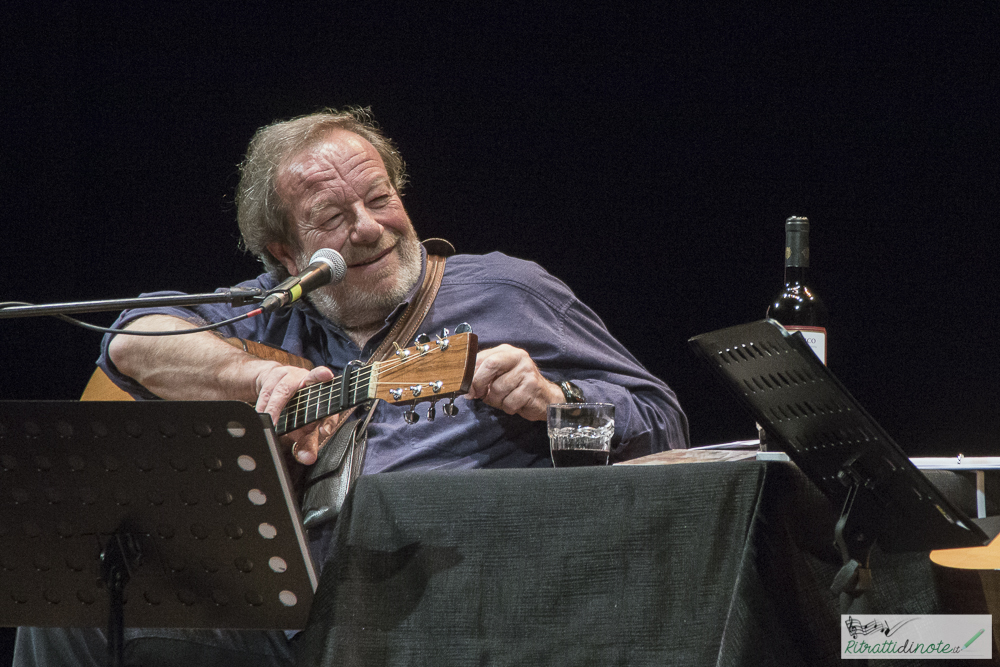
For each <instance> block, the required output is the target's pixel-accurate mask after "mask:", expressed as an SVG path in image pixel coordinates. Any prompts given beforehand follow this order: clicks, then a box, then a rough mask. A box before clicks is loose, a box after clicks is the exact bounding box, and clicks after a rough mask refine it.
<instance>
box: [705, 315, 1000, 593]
mask: <svg viewBox="0 0 1000 667" xmlns="http://www.w3.org/2000/svg"><path fill="white" fill-rule="evenodd" d="M688 342H689V343H690V344H691V346H692V348H693V349H694V350H695V352H696V353H697V354H698V355H699V356H700V357H701V358H703V359H705V360H706V361H707V362H708V363H709V365H710V366H711V367H712V369H713V370H714V371H715V373H716V374H717V375H718V376H719V377H720V378H721V379H722V380H723V382H724V383H725V384H726V386H727V387H729V389H730V390H732V391H733V393H734V394H735V395H736V397H737V398H738V399H739V401H740V402H741V403H742V404H743V406H744V407H745V408H747V409H748V410H749V411H750V413H751V414H752V416H753V418H754V419H756V420H757V422H758V423H760V424H762V425H763V426H764V428H765V429H766V430H767V433H768V436H769V437H770V438H773V439H774V441H775V442H776V443H777V444H778V445H779V446H780V448H781V449H782V450H783V451H784V452H785V453H786V454H788V456H789V458H790V459H791V460H792V461H793V462H794V463H795V464H796V465H797V466H798V467H799V468H800V469H801V470H802V472H803V473H805V475H806V476H807V477H809V479H810V480H812V481H813V483H815V484H816V486H818V487H819V488H820V490H821V491H822V492H823V493H824V494H825V495H826V496H827V497H828V498H829V499H830V500H831V502H833V503H834V506H840V507H841V508H842V510H841V515H840V520H839V521H838V523H837V528H836V534H835V536H834V539H835V542H836V544H837V547H838V549H839V550H840V553H841V556H842V558H843V560H844V568H843V569H842V570H841V573H840V574H839V575H838V577H837V579H836V580H835V582H834V588H835V590H838V591H840V592H851V594H853V595H856V594H857V592H858V589H859V588H861V589H863V587H864V585H865V584H866V577H867V574H868V573H867V568H866V565H867V561H868V555H869V553H870V550H871V548H872V547H873V546H874V544H875V542H876V540H877V541H878V544H879V546H880V548H881V549H883V550H884V551H886V552H905V551H930V550H933V549H950V548H958V547H973V546H983V545H985V544H988V543H989V542H990V540H991V539H992V538H993V537H995V536H996V535H997V533H998V532H1000V524H998V521H997V519H998V518H997V517H992V518H989V519H985V520H983V519H970V518H969V517H967V516H965V514H963V513H962V512H961V511H960V510H959V509H957V508H956V507H954V506H953V504H952V503H951V502H949V501H948V500H947V499H946V498H945V497H944V496H943V495H942V494H941V493H940V492H939V491H938V490H937V488H935V487H934V485H933V484H931V482H930V480H928V479H927V477H925V476H924V474H923V473H921V472H920V471H919V470H918V469H917V468H916V466H914V465H913V463H912V462H911V461H910V460H909V458H907V456H906V454H905V453H904V452H903V450H902V449H901V448H900V447H899V445H897V444H896V443H895V442H894V441H893V439H892V438H891V437H890V436H889V434H888V433H886V432H885V430H884V429H883V428H882V427H881V426H879V425H878V423H876V421H875V420H874V419H873V418H872V417H871V416H870V415H869V414H868V413H867V412H866V411H865V409H864V408H863V407H861V405H860V404H859V403H858V402H857V400H855V398H854V397H853V396H851V394H850V393H849V392H848V391H847V389H846V388H844V386H843V385H842V384H841V383H840V382H839V381H838V380H837V378H836V377H834V375H833V373H831V372H830V370H829V369H828V368H827V367H826V366H824V365H823V363H822V362H821V361H820V360H819V359H818V358H817V357H816V355H815V354H814V353H813V351H812V350H811V349H810V348H809V345H808V343H806V341H805V339H804V338H803V337H802V335H801V334H791V333H789V332H788V331H786V330H785V329H784V328H783V327H782V326H781V325H780V324H778V323H777V322H775V321H774V320H771V319H767V320H762V321H760V322H752V323H750V324H744V325H740V326H736V327H730V328H727V329H721V330H719V331H714V332H711V333H707V334H703V335H700V336H695V337H694V338H691V339H690V340H689V341H688ZM769 444H770V440H769Z"/></svg>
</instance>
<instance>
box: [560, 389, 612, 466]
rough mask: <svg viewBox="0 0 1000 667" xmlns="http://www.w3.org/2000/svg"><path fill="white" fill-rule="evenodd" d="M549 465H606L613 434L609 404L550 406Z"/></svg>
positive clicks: (610, 406)
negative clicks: (550, 459) (550, 458)
mask: <svg viewBox="0 0 1000 667" xmlns="http://www.w3.org/2000/svg"><path fill="white" fill-rule="evenodd" d="M548 426H549V445H550V447H551V449H552V465H553V466H555V467H556V468H569V467H574V466H606V465H608V455H609V454H610V453H611V436H612V435H613V434H614V432H615V406H613V405H612V404H610V403H553V404H552V405H550V406H549V413H548Z"/></svg>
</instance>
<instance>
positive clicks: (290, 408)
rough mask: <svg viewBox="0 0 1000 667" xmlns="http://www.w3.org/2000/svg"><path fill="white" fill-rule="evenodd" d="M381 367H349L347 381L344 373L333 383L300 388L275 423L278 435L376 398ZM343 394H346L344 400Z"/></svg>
mask: <svg viewBox="0 0 1000 667" xmlns="http://www.w3.org/2000/svg"><path fill="white" fill-rule="evenodd" d="M377 366H378V364H377V363H373V364H368V365H367V366H361V367H360V368H357V369H356V370H348V371H347V381H346V383H345V382H344V376H343V375H340V376H338V377H335V378H333V379H332V380H330V381H329V382H320V383H317V384H311V385H309V386H308V387H303V388H302V389H299V390H298V391H297V392H295V393H294V394H293V395H292V397H291V398H290V399H289V400H288V405H286V406H285V409H284V410H282V411H281V414H280V415H278V423H277V424H275V425H274V432H275V433H277V434H278V435H284V434H285V433H288V432H289V431H294V430H295V429H297V428H302V427H303V426H305V425H306V424H310V423H312V422H314V421H316V420H317V419H322V418H323V417H328V416H330V415H332V414H336V413H338V412H341V411H343V410H346V409H348V408H352V407H354V406H355V405H359V404H361V403H364V402H365V401H367V400H369V399H371V398H375V395H374V392H373V390H374V388H375V385H376V384H377V372H376V370H377ZM349 368H350V367H349ZM345 385H346V387H345ZM342 389H343V391H342ZM341 396H344V399H343V400H342V399H341Z"/></svg>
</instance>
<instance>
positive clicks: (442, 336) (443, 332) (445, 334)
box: [441, 327, 451, 338]
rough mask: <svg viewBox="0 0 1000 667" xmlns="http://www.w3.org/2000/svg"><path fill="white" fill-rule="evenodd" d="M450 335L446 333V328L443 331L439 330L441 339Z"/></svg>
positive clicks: (448, 332)
mask: <svg viewBox="0 0 1000 667" xmlns="http://www.w3.org/2000/svg"><path fill="white" fill-rule="evenodd" d="M450 335H451V332H450V331H448V327H445V328H444V329H441V338H447V337H448V336H450Z"/></svg>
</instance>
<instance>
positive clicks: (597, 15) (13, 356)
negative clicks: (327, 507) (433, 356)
mask: <svg viewBox="0 0 1000 667" xmlns="http://www.w3.org/2000/svg"><path fill="white" fill-rule="evenodd" d="M473 4H475V3H473ZM692 4H693V3H692ZM796 4H797V5H798V8H796V9H794V10H785V11H780V12H779V11H774V10H768V11H764V10H762V9H753V8H746V7H744V8H739V9H732V8H730V9H719V8H708V7H704V6H702V5H700V4H698V6H695V7H691V6H683V5H673V4H667V5H664V6H662V7H659V8H654V9H640V8H638V7H636V6H631V5H614V4H608V3H604V4H602V6H601V7H599V8H587V7H586V6H585V5H581V6H579V7H577V6H572V5H570V4H565V3H564V4H562V5H561V6H553V7H552V8H546V6H545V3H523V4H521V3H502V4H501V3H487V4H482V5H478V6H476V7H472V6H471V5H469V4H466V3H436V4H435V5H434V7H435V8H433V9H431V8H429V9H420V8H417V7H416V6H415V5H410V6H409V8H408V9H406V10H402V11H401V10H399V9H398V8H396V9H393V10H390V8H389V7H379V6H377V5H372V4H370V3H339V4H337V3H330V4H329V5H327V6H319V5H300V6H299V7H298V8H295V9H288V8H285V7H284V6H282V5H281V4H279V3H272V2H240V3H214V4H209V5H206V6H195V5H193V4H192V3H180V2H177V3H170V2H167V3H158V5H157V6H154V5H152V4H148V5H147V4H144V3H133V4H120V5H116V4H114V3H107V5H106V6H105V7H103V8H87V9H84V8H82V7H78V6H76V4H75V3H61V4H60V3H56V4H38V5H30V6H28V5H27V4H24V3H22V4H21V5H20V9H19V10H18V11H15V12H14V16H13V17H12V19H13V20H11V21H9V22H7V23H6V25H5V26H4V27H3V28H0V30H2V31H3V33H2V36H0V41H2V44H3V65H2V72H3V81H2V90H3V107H2V128H3V132H2V156H3V176H2V179H0V183H2V188H3V189H2V200H0V201H2V202H3V206H4V211H3V214H2V215H3V218H2V220H3V222H2V225H3V237H2V238H3V244H2V246H0V248H2V251H0V252H2V262H0V263H2V266H3V275H4V279H3V281H2V283H0V285H2V294H0V298H2V299H3V300H19V301H29V302H35V303H50V302H60V301H72V300H80V299H99V298H111V297H128V296H134V295H137V294H138V293H139V292H142V291H148V290H155V289H180V290H185V291H193V292H202V291H211V290H212V289H214V288H216V287H220V286H226V285H232V284H235V283H236V282H238V281H240V280H243V279H245V278H248V277H251V276H253V275H255V274H256V273H257V266H258V265H257V264H256V261H255V260H254V259H253V258H251V257H249V256H246V255H244V254H242V253H241V252H240V251H238V250H237V248H236V243H237V231H236V225H235V212H234V208H233V205H232V199H233V191H234V188H235V184H236V178H237V176H236V166H235V165H236V164H237V163H238V162H239V161H240V159H241V156H242V152H243V150H244V148H245V146H246V143H247V141H248V139H249V137H250V136H251V134H252V133H253V131H254V130H255V129H256V128H257V127H259V126H260V125H263V124H265V123H268V122H270V121H272V120H275V119H278V118H286V117H289V116H293V115H298V114H301V113H305V112H309V111H313V110H316V109H318V108H320V107H322V106H324V105H330V106H343V105H348V104H354V105H362V106H370V107H371V108H372V110H373V112H374V114H375V116H376V119H377V120H378V121H379V123H380V124H381V125H382V127H383V128H384V129H385V130H386V132H387V133H388V134H389V135H390V136H392V137H393V138H394V139H395V140H396V141H397V143H398V144H399V146H400V149H401V151H402V153H403V156H404V158H405V159H406V160H407V162H408V164H409V167H410V172H411V177H412V182H411V185H410V187H409V188H408V190H407V192H406V194H405V198H404V201H405V202H406V204H407V206H408V208H409V211H410V214H411V216H412V218H413V220H414V223H415V225H416V226H417V229H418V232H419V233H420V234H421V235H422V236H443V237H445V238H448V239H450V240H451V241H452V242H453V243H454V244H455V245H456V246H457V247H458V248H459V249H460V251H462V252H471V253H483V252H488V251H492V250H502V251H504V252H506V253H509V254H511V255H515V256H518V257H523V258H527V259H532V260H536V261H538V262H539V263H541V264H542V265H543V266H545V267H546V268H548V269H549V270H550V271H551V272H552V273H554V274H555V275H556V276H558V277H560V278H562V279H563V280H565V281H566V282H567V283H568V284H569V285H570V286H571V287H572V288H573V289H574V290H575V291H576V292H577V293H578V294H579V296H580V297H581V298H582V299H583V300H584V301H585V302H586V303H588V304H589V305H590V306H591V307H593V308H594V309H595V310H596V311H597V312H598V313H599V314H600V315H601V316H602V317H603V319H604V320H605V322H606V323H607V325H608V326H609V328H610V329H611V331H612V332H613V333H614V334H615V335H616V336H618V337H619V338H620V339H621V340H622V341H623V342H624V343H625V344H626V345H627V346H628V347H629V348H630V349H631V350H632V351H633V352H634V353H635V354H636V356H638V357H639V359H640V360H641V361H642V362H643V363H644V364H645V365H646V366H647V367H649V368H650V369H651V370H652V371H653V372H654V373H656V374H657V375H659V376H661V377H663V378H664V379H665V380H667V382H668V383H670V384H671V385H672V386H673V387H674V388H675V389H676V391H677V393H678V394H679V396H680V398H681V400H682V403H683V405H684V406H685V408H686V409H687V411H688V414H689V415H690V418H691V424H692V437H693V440H694V442H695V443H697V444H705V443H708V442H717V441H721V440H728V439H737V438H743V437H748V436H750V435H752V424H751V423H750V420H749V419H748V418H747V417H745V416H744V415H743V414H742V413H741V412H739V408H738V407H737V406H736V404H735V403H734V402H733V401H732V400H731V399H730V398H729V397H728V396H726V395H723V394H721V393H720V391H719V389H718V388H717V387H716V385H715V384H714V382H715V381H714V380H713V379H712V378H711V377H709V376H708V375H707V374H706V371H705V369H704V368H702V367H701V366H700V365H699V362H698V361H697V360H696V359H695V358H694V357H693V356H692V355H691V353H690V352H689V350H688V348H687V344H686V340H687V339H688V338H689V337H690V336H693V335H696V334H699V333H704V332H707V331H711V330H714V329H717V328H721V327H725V326H729V325H734V324H739V323H743V322H747V321H751V320H754V319H759V318H761V317H763V315H764V313H765V310H766V308H767V304H768V302H769V300H770V299H771V298H772V297H773V296H774V295H775V294H776V293H777V291H778V290H779V288H780V285H781V282H782V271H783V268H782V267H783V265H782V251H783V242H784V234H783V221H784V219H785V218H786V217H787V216H789V215H805V216H808V217H809V218H810V219H811V220H812V223H813V234H812V245H813V273H814V275H815V280H814V282H815V284H816V287H817V288H818V290H819V292H820V293H821V294H822V295H823V297H824V298H825V300H826V301H827V303H828V306H829V308H830V311H831V326H830V333H831V339H830V340H831V342H830V353H829V361H830V366H831V368H832V369H833V370H834V372H835V373H836V374H837V375H838V377H839V378H840V379H841V380H842V381H843V382H844V383H845V384H846V385H847V386H848V388H849V389H851V391H852V392H853V393H854V394H855V395H856V396H857V397H858V398H859V399H860V400H861V401H862V403H863V404H865V405H866V406H867V407H868V408H869V410H870V411H871V412H872V413H873V414H874V415H875V417H876V418H877V419H879V420H880V421H881V422H882V423H883V425H884V426H885V427H886V428H887V429H888V430H889V432H890V433H892V434H894V435H895V436H896V438H897V439H898V440H899V442H900V443H901V444H902V445H903V446H904V448H906V449H907V450H909V451H912V452H914V453H916V452H925V451H930V450H938V451H943V452H956V451H965V452H967V453H968V452H969V451H972V450H975V451H993V450H994V449H998V448H996V447H995V445H997V444H1000V432H998V429H997V426H998V424H997V421H998V419H997V410H996V406H997V398H998V390H1000V382H998V381H997V380H996V379H995V377H994V370H995V368H996V367H997V363H996V353H995V345H994V338H995V336H994V333H993V331H994V329H993V322H992V320H993V312H994V310H995V309H996V305H997V299H996V296H995V288H994V284H995V282H996V277H997V270H996V268H995V262H994V258H995V255H996V253H995V250H994V246H995V243H996V240H997V234H998V232H997V228H996V217H995V211H996V209H997V204H998V188H1000V186H998V176H1000V169H998V167H997V155H998V152H1000V141H998V135H1000V132H998V123H1000V120H998V119H1000V114H998V103H997V95H998V85H997V84H998V82H1000V74H998V64H997V61H998V59H997V54H998V49H997V47H998V41H1000V39H998V37H997V34H998V31H997V28H998V12H997V9H996V5H995V3H987V2H948V3H913V4H911V3H904V2H898V1H897V2H888V3H873V4H877V5H880V7H868V8H863V9H860V8H858V7H848V8H844V7H838V6H831V4H833V3H826V2H814V3H796ZM89 319H90V320H91V321H95V322H98V323H109V322H110V321H111V319H112V318H111V316H91V317H90V318H89ZM473 324H475V323H473ZM0 336H2V337H3V351H2V367H3V376H4V381H3V386H2V390H0V391H2V395H3V397H4V398H14V399H42V398H61V399H67V398H75V397H76V396H77V395H78V392H79V390H80V388H81V387H82V386H83V384H84V381H85V379H86V377H87V376H88V374H89V372H90V365H91V362H92V361H93V359H94V357H96V354H97V352H96V351H97V347H98V342H99V336H98V335H97V334H92V333H88V332H86V331H83V330H81V329H77V328H74V327H71V326H69V325H67V324H64V323H62V322H58V321H56V320H53V319H50V318H46V319H37V320H31V321H29V320H4V321H0Z"/></svg>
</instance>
